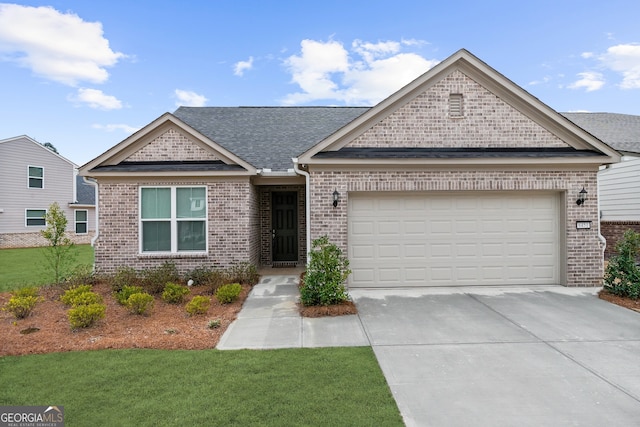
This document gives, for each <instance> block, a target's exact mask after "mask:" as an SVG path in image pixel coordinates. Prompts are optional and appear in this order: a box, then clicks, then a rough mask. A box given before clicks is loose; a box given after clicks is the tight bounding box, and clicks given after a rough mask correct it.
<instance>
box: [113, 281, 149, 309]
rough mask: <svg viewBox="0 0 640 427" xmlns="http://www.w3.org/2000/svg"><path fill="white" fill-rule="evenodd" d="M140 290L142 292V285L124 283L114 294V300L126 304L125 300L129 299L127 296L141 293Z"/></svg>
mask: <svg viewBox="0 0 640 427" xmlns="http://www.w3.org/2000/svg"><path fill="white" fill-rule="evenodd" d="M142 292H144V289H142V286H129V285H124V286H123V287H122V289H120V290H119V291H118V292H116V293H115V294H114V295H115V297H116V301H118V304H120V305H127V300H128V299H129V297H130V296H131V295H133V294H139V293H142Z"/></svg>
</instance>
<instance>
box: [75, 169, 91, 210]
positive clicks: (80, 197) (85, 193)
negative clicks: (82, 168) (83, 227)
mask: <svg viewBox="0 0 640 427" xmlns="http://www.w3.org/2000/svg"><path fill="white" fill-rule="evenodd" d="M75 204H77V205H95V204H96V188H95V187H94V186H93V185H91V184H88V183H87V182H86V181H85V180H84V178H83V177H82V176H80V175H76V202H75Z"/></svg>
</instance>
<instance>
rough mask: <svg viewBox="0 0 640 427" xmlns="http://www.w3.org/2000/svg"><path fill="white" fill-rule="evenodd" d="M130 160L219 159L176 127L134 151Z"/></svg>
mask: <svg viewBox="0 0 640 427" xmlns="http://www.w3.org/2000/svg"><path fill="white" fill-rule="evenodd" d="M127 160H128V161H137V162H141V161H175V160H180V161H188V160H218V158H217V157H216V156H215V155H214V154H213V153H212V152H211V151H210V150H205V149H204V148H202V147H200V146H199V145H197V144H196V143H194V142H191V140H190V139H189V138H187V137H186V136H184V135H183V134H182V133H180V132H178V131H177V130H175V129H169V130H167V131H166V132H164V133H163V134H162V135H160V136H159V137H157V138H155V139H154V140H152V141H151V142H150V143H149V144H147V145H145V146H144V147H142V148H141V149H140V150H138V151H136V152H135V153H133V154H132V155H131V156H129V157H128V158H127Z"/></svg>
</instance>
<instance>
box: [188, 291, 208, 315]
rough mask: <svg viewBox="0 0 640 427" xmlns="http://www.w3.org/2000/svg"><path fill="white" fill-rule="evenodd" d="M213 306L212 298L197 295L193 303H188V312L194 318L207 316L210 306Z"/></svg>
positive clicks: (192, 300)
mask: <svg viewBox="0 0 640 427" xmlns="http://www.w3.org/2000/svg"><path fill="white" fill-rule="evenodd" d="M210 304H211V298H208V297H205V296H203V295H196V296H195V297H193V298H191V301H189V302H188V303H187V306H186V310H187V313H189V315H190V316H194V315H196V314H205V313H206V312H207V311H208V310H209V305H210Z"/></svg>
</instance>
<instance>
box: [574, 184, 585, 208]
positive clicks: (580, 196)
mask: <svg viewBox="0 0 640 427" xmlns="http://www.w3.org/2000/svg"><path fill="white" fill-rule="evenodd" d="M585 200H587V190H585V189H584V187H582V190H580V192H579V193H578V200H576V204H577V205H578V206H580V205H582V204H583V203H584V201H585Z"/></svg>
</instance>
